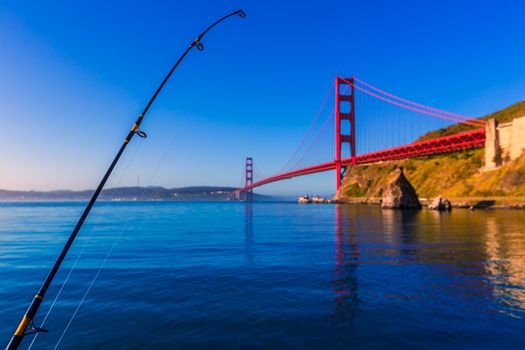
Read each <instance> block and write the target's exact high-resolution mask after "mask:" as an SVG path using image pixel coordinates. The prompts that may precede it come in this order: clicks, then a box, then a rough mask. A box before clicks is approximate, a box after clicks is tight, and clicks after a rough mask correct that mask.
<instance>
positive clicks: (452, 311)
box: [0, 202, 525, 349]
mask: <svg viewBox="0 0 525 350" xmlns="http://www.w3.org/2000/svg"><path fill="white" fill-rule="evenodd" d="M82 209H83V204H82V203H0V310H1V312H0V333H1V334H0V335H1V337H0V339H2V340H3V341H4V342H5V343H7V341H8V339H9V337H10V336H11V334H12V332H13V330H14V328H16V325H17V323H18V321H19V319H20V317H21V316H22V314H23V312H24V311H25V309H26V307H27V305H28V304H29V302H30V301H31V298H32V297H33V296H34V294H35V293H36V291H37V290H38V287H39V285H40V283H41V281H42V280H43V279H44V278H45V275H46V274H47V272H48V269H49V267H50V266H51V264H52V262H53V261H54V259H55V258H56V255H57V254H58V252H59V250H60V248H61V246H62V245H63V243H64V241H65V239H66V237H67V235H68V234H69V232H70V231H71V229H72V228H73V226H74V223H75V221H76V219H77V218H78V216H79V215H80V213H81V211H82ZM108 252H110V254H109V255H108ZM106 257H107V260H106V259H105V258H106ZM77 258H78V259H77ZM104 261H106V262H105V264H104V266H103V268H102V269H101V270H99V269H100V266H101V264H102V263H103V262H104ZM72 267H74V270H73V271H72V272H71V274H70V277H69V279H68V281H67V283H66V284H65V286H64V288H63V290H62V293H61V294H60V296H59V298H58V299H57V302H56V304H55V306H54V308H53V309H52V310H51V312H50V313H49V317H48V318H47V320H46V323H45V328H47V329H49V331H50V332H49V333H47V334H42V335H39V336H38V338H37V339H36V341H35V342H34V344H33V347H32V349H54V348H55V347H56V348H60V349H62V348H64V349H188V348H191V349H209V348H214V349H263V348H265V349H268V348H282V349H314V348H315V349H374V348H377V349H383V348H389V349H410V348H411V349H420V348H432V349H523V348H524V347H525V319H524V318H525V212H522V211H474V212H471V211H468V210H455V211H453V212H452V213H436V212H430V211H426V210H423V211H421V212H407V211H405V212H399V211H382V210H381V209H379V208H377V207H366V206H343V205H339V206H335V205H298V204H295V203H254V204H244V203H229V202H228V203H177V202H175V203H165V202H163V203H150V202H148V203H100V204H98V205H97V207H96V208H95V210H94V212H93V215H92V216H91V217H90V218H89V219H88V221H87V224H86V226H85V229H83V230H82V231H81V233H80V235H79V237H78V241H77V242H75V244H74V246H73V248H72V250H71V252H70V254H69V255H68V257H67V258H66V261H65V264H64V266H63V268H62V269H61V270H60V272H59V273H58V275H57V278H56V280H55V282H54V283H53V285H52V288H51V289H50V291H49V293H48V295H47V296H46V300H45V301H44V303H43V304H42V307H41V310H40V312H39V314H38V316H37V324H39V323H41V321H42V320H43V319H44V316H45V315H46V313H47V311H48V310H49V308H50V305H51V304H52V302H53V300H54V299H55V296H56V295H57V293H58V291H59V289H60V287H61V286H62V284H63V282H64V280H65V279H66V277H67V276H68V274H69V272H70V271H71V268H72ZM97 272H98V277H97V278H96V280H95V281H94V283H93V284H92V287H91V289H89V287H90V285H91V283H92V281H93V278H94V276H95V275H97ZM88 289H89V293H88V294H87V295H85V292H86V290H88ZM84 295H85V298H84V301H83V303H82V305H81V307H80V308H79V309H78V312H77V313H76V315H75V317H74V318H73V319H71V317H72V315H73V314H74V312H75V310H76V309H77V307H78V305H79V303H80V301H81V300H82V298H83V296H84ZM70 321H71V322H70ZM69 322H70V326H69V328H68V329H67V331H66V332H65V333H64V332H63V331H64V329H65V328H66V326H67V324H68V323H69ZM63 333H64V334H63ZM62 334H63V337H62V339H61V341H60V342H59V339H60V338H61V336H62ZM31 340H32V338H31V337H27V339H26V340H25V341H24V343H23V347H22V348H24V349H25V348H27V347H28V346H29V344H30V343H31ZM58 342H59V343H58ZM57 343H58V346H57Z"/></svg>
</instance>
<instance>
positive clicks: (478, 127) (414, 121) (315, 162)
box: [236, 77, 485, 200]
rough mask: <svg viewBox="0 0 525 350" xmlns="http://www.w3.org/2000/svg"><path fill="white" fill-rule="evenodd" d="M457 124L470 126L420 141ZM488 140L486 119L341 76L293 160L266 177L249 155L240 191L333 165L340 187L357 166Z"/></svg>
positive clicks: (247, 191)
mask: <svg viewBox="0 0 525 350" xmlns="http://www.w3.org/2000/svg"><path fill="white" fill-rule="evenodd" d="M331 96H332V98H334V99H335V106H334V107H333V108H332V109H331V110H329V109H327V108H326V105H327V101H328V100H329V98H330V97H331ZM453 124H463V125H466V126H467V128H465V129H468V131H463V132H459V133H456V134H452V135H447V136H442V137H434V138H426V139H424V140H420V138H421V136H422V135H425V134H426V133H428V132H430V131H434V130H437V129H440V128H443V127H446V126H450V125H453ZM314 130H317V133H314ZM334 130H335V133H334ZM484 143H485V122H484V121H483V120H479V119H474V118H470V117H467V116H463V115H459V114H455V113H451V112H447V111H443V110H440V109H437V108H433V107H428V106H425V105H423V104H419V103H416V102H412V101H409V100H407V99H404V98H401V97H398V96H395V95H393V94H391V93H388V92H386V91H383V90H380V89H378V88H376V87H374V86H372V85H370V84H368V83H366V82H364V81H362V80H359V79H357V78H356V77H352V78H348V79H345V78H341V77H336V79H335V84H334V85H332V86H331V87H330V89H329V91H328V93H327V95H326V97H325V99H324V101H323V103H322V104H321V108H320V110H319V112H318V113H317V115H316V116H315V118H314V121H313V122H312V124H311V125H310V127H309V128H308V130H307V132H306V135H305V136H304V137H303V139H302V140H301V142H300V143H299V145H298V146H297V148H296V149H295V151H294V152H293V153H292V155H291V157H290V158H289V159H288V161H287V162H286V163H285V164H284V165H283V166H282V167H281V169H279V170H278V171H277V172H276V173H275V174H274V175H272V176H262V175H261V173H260V172H258V171H257V168H256V167H255V165H254V162H253V159H252V158H246V164H245V171H244V175H245V176H244V185H243V186H242V187H241V188H239V189H238V190H237V191H236V195H239V196H242V195H244V198H245V199H247V200H250V199H251V198H252V194H253V189H254V188H255V187H259V186H262V185H266V184H269V183H272V182H276V181H281V180H285V179H290V178H293V177H297V176H302V175H308V174H313V173H319V172H324V171H329V170H335V174H336V190H337V189H339V187H340V185H341V182H342V179H343V176H344V173H345V171H346V169H347V167H349V166H352V165H362V164H372V163H378V162H384V161H389V160H398V159H407V158H416V157H425V156H429V155H435V154H441V153H448V152H455V151H459V150H464V149H469V148H479V147H483V146H484ZM255 175H259V176H258V178H257V179H256V176H255Z"/></svg>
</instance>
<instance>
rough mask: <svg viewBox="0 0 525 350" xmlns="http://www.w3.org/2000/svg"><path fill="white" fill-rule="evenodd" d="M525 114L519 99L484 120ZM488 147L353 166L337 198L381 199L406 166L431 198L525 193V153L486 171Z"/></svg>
mask: <svg viewBox="0 0 525 350" xmlns="http://www.w3.org/2000/svg"><path fill="white" fill-rule="evenodd" d="M521 116H525V101H522V102H518V103H516V104H513V105H511V106H509V107H508V108H505V109H503V110H501V111H497V112H495V113H491V114H489V115H487V116H485V117H483V118H481V119H489V118H496V119H497V120H498V121H499V122H500V123H503V122H509V121H511V120H512V119H514V118H516V117H521ZM472 128H473V127H471V126H469V125H452V126H449V127H447V128H443V129H439V130H435V131H432V132H429V133H427V134H425V135H423V136H422V137H421V138H419V140H428V139H431V138H435V137H440V136H445V135H450V134H453V133H457V132H461V131H466V130H469V129H472ZM483 157H484V150H483V149H476V150H467V151H462V152H456V153H450V154H443V155H436V156H432V157H428V158H422V159H409V160H401V161H392V162H385V163H381V164H373V165H364V166H356V167H350V168H349V169H348V171H347V173H346V176H345V178H344V180H343V185H342V186H341V188H340V190H339V192H338V193H337V195H336V196H337V198H343V199H348V198H378V197H381V195H382V186H383V185H384V183H385V181H386V177H387V174H388V173H389V172H390V171H392V170H393V169H395V168H396V167H403V169H404V171H405V175H406V176H407V178H408V179H409V180H410V182H411V183H412V185H413V186H414V187H415V189H416V191H417V192H418V195H419V196H420V197H423V198H431V197H435V196H437V195H444V196H447V197H449V198H463V199H464V198H474V197H475V198H480V197H481V198H487V197H491V198H495V197H498V198H501V197H508V198H510V197H513V198H516V197H524V196H525V154H523V155H522V156H521V157H520V158H518V159H515V160H513V161H512V162H509V163H507V164H505V165H504V166H502V167H501V168H499V169H497V170H492V171H488V172H484V171H482V168H483V163H484V158H483Z"/></svg>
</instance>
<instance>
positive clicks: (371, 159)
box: [237, 128, 485, 193]
mask: <svg viewBox="0 0 525 350" xmlns="http://www.w3.org/2000/svg"><path fill="white" fill-rule="evenodd" d="M484 145H485V128H480V129H476V130H472V131H465V132H461V133H457V134H453V135H449V136H444V137H438V138H434V139H431V140H426V141H420V142H414V143H411V144H408V145H404V146H399V147H394V148H390V149H385V150H381V151H377V152H372V153H367V154H362V155H358V156H356V158H355V164H356V165H359V164H361V165H363V164H372V163H378V162H385V161H390V160H399V159H408V158H418V157H424V156H429V155H435V154H442V153H449V152H456V151H460V150H466V149H471V148H481V147H484ZM352 163H353V162H352V157H348V158H343V159H341V164H343V165H344V166H352ZM336 167H337V164H336V161H332V162H327V163H322V164H318V165H314V166H310V167H306V168H302V169H298V170H293V171H289V172H285V173H282V174H278V175H275V176H270V177H268V178H265V179H263V180H260V181H256V182H254V183H253V184H251V185H249V186H245V187H243V188H240V189H239V190H237V193H239V192H245V191H249V190H251V189H253V188H255V187H259V186H262V185H266V184H269V183H272V182H276V181H281V180H286V179H291V178H293V177H297V176H302V175H308V174H313V173H320V172H324V171H328V170H334V169H336Z"/></svg>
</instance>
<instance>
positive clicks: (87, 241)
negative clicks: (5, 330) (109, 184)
mask: <svg viewBox="0 0 525 350" xmlns="http://www.w3.org/2000/svg"><path fill="white" fill-rule="evenodd" d="M141 146H142V142H140V143H139V144H138V145H137V147H136V149H135V151H134V152H133V154H132V156H131V158H130V160H129V161H128V164H127V165H126V166H125V167H124V171H123V173H122V175H121V176H120V179H119V180H118V181H117V183H116V184H115V187H114V188H113V191H112V192H111V195H110V197H109V200H108V201H106V204H105V205H104V207H103V209H107V207H108V206H109V204H110V203H111V198H113V196H114V195H115V193H116V191H117V187H118V186H119V185H120V184H121V183H122V181H123V180H124V177H125V176H126V174H127V172H128V169H129V167H130V166H131V164H133V163H134V161H135V158H136V156H137V154H138V152H139V150H140V148H141ZM101 221H102V216H99V217H98V220H97V221H96V222H95V225H94V226H93V228H92V229H91V231H90V233H89V235H88V237H87V239H86V241H85V242H84V244H83V246H82V248H81V250H80V252H79V253H78V255H77V257H76V259H75V261H74V263H73V265H72V267H71V269H70V270H69V272H68V274H67V276H66V278H65V279H64V281H63V282H62V285H61V286H60V289H59V291H58V293H57V295H56V296H55V299H53V302H52V303H51V306H50V307H49V310H47V313H46V314H45V316H44V319H43V320H42V323H41V324H40V326H39V328H44V325H45V323H46V320H47V318H48V317H49V314H50V313H51V310H53V307H54V306H55V304H56V302H57V301H58V298H59V297H60V295H61V294H62V291H63V289H64V287H65V286H66V284H67V282H68V281H69V277H70V276H71V274H72V273H73V271H74V270H75V268H76V266H77V263H78V261H79V260H80V258H81V257H82V255H83V253H84V250H85V249H86V247H87V245H88V243H89V242H90V241H91V237H92V236H93V233H94V232H95V231H96V229H97V228H98V227H99V224H100V222H101ZM39 334H40V332H37V333H35V336H34V337H33V339H32V340H31V343H30V344H29V347H28V348H27V349H28V350H31V348H32V347H33V344H34V343H35V341H36V338H38V335H39Z"/></svg>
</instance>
